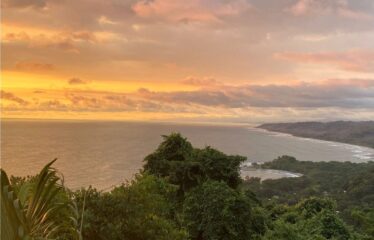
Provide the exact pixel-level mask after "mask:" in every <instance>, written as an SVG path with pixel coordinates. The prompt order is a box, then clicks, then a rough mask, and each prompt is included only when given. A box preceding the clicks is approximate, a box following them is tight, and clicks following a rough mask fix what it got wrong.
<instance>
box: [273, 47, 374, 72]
mask: <svg viewBox="0 0 374 240" xmlns="http://www.w3.org/2000/svg"><path fill="white" fill-rule="evenodd" d="M274 56H275V57H276V58H280V59H285V60H289V61H293V62H296V63H311V64H322V65H328V66H333V67H336V68H338V69H341V70H344V71H352V72H374V51H373V50H351V51H346V52H319V53H297V52H284V53H277V54H275V55H274Z"/></svg>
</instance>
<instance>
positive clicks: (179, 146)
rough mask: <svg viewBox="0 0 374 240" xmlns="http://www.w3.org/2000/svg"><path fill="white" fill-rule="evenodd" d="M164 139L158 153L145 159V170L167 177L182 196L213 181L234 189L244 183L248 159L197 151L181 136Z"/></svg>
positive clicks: (173, 135)
mask: <svg viewBox="0 0 374 240" xmlns="http://www.w3.org/2000/svg"><path fill="white" fill-rule="evenodd" d="M163 138H164V141H163V142H162V143H161V144H160V145H159V147H158V148H157V149H156V151H155V152H154V153H152V154H150V155H148V156H147V157H146V158H145V162H146V163H145V165H144V170H145V171H148V172H149V173H151V174H153V175H155V176H159V177H166V178H167V179H168V181H169V182H170V183H172V184H176V185H178V186H179V187H180V192H181V193H182V194H184V193H185V192H187V191H188V190H190V189H191V188H193V187H195V186H197V185H199V184H200V183H202V182H204V181H206V180H209V179H211V180H217V181H225V182H226V183H227V184H228V185H229V186H230V187H232V188H236V187H237V186H238V185H239V184H240V183H241V178H240V175H239V169H240V164H241V163H242V162H243V161H245V159H246V158H245V157H242V156H230V155H226V154H224V153H222V152H220V151H218V150H215V149H213V148H211V147H206V148H204V149H198V148H193V147H192V145H191V143H190V142H188V141H187V139H186V138H183V137H182V136H181V135H180V134H179V133H172V134H171V135H169V136H163Z"/></svg>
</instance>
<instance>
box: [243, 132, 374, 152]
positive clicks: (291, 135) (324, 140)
mask: <svg viewBox="0 0 374 240" xmlns="http://www.w3.org/2000/svg"><path fill="white" fill-rule="evenodd" d="M250 129H252V130H257V131H261V132H266V133H271V134H274V135H275V136H284V137H294V138H299V139H302V140H306V141H316V142H321V143H326V144H329V145H330V146H342V147H343V146H345V147H347V148H349V149H353V148H361V149H365V150H367V151H374V148H371V147H368V146H364V145H357V144H352V143H347V142H337V141H332V140H326V139H321V138H313V137H303V136H299V135H294V134H292V133H287V132H280V131H275V130H268V129H266V128H262V127H260V126H256V127H254V128H250ZM372 156H373V157H374V154H372ZM364 158H365V157H364ZM364 158H363V159H364Z"/></svg>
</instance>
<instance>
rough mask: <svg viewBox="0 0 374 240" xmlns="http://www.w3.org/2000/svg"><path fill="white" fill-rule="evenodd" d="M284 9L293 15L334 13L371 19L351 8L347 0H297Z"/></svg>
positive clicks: (351, 17) (358, 18)
mask: <svg viewBox="0 0 374 240" xmlns="http://www.w3.org/2000/svg"><path fill="white" fill-rule="evenodd" d="M286 10H287V11H289V12H291V13H292V14H293V15H295V16H304V15H325V14H334V15H337V16H340V17H344V18H349V19H355V20H372V19H373V15H370V14H367V13H365V12H362V11H358V10H353V9H351V8H350V7H349V4H348V1H347V0H298V1H297V2H296V3H295V4H294V5H292V6H291V7H289V8H287V9H286Z"/></svg>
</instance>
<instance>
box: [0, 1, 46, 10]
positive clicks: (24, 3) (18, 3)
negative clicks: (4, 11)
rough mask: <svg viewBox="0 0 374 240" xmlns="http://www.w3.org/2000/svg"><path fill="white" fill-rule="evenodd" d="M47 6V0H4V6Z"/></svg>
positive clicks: (39, 7)
mask: <svg viewBox="0 0 374 240" xmlns="http://www.w3.org/2000/svg"><path fill="white" fill-rule="evenodd" d="M46 6H47V0H3V1H2V2H1V7H2V8H27V7H32V8H37V9H43V8H45V7H46Z"/></svg>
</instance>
